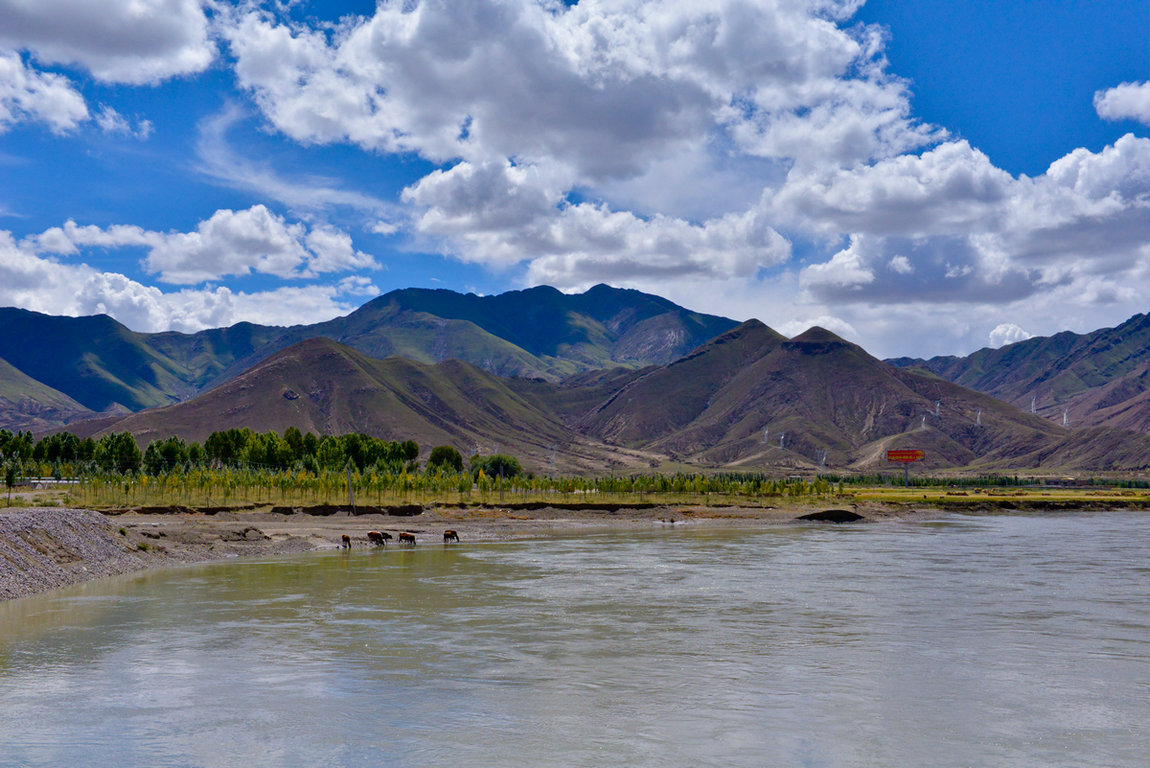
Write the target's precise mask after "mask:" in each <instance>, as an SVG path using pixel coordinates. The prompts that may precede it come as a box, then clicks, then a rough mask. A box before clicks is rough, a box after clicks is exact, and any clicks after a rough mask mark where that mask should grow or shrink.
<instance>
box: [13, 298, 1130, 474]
mask: <svg viewBox="0 0 1150 768" xmlns="http://www.w3.org/2000/svg"><path fill="white" fill-rule="evenodd" d="M1143 333H1145V334H1147V337H1148V338H1147V340H1146V341H1147V343H1146V344H1143V343H1142V342H1141V340H1140V339H1141V334H1143ZM19 339H24V340H27V339H37V340H38V341H37V344H35V345H31V344H28V343H27V342H26V341H25V343H24V344H20V343H17V340H19ZM1148 347H1150V320H1148V319H1147V318H1146V317H1145V316H1138V317H1136V318H1133V319H1131V320H1130V321H1128V322H1127V323H1125V324H1124V325H1123V326H1120V327H1119V328H1116V329H1104V330H1103V331H1097V332H1095V333H1094V334H1086V335H1075V334H1059V335H1057V336H1054V337H1050V338H1049V339H1031V340H1029V341H1025V342H1020V343H1019V344H1014V345H1010V346H1008V347H1004V348H1002V349H999V350H981V351H980V352H977V353H975V354H974V355H971V356H968V357H966V358H934V359H933V360H915V359H908V358H902V359H898V360H893V361H887V362H883V361H880V360H877V359H876V358H874V357H872V356H871V355H869V354H868V353H867V352H866V351H865V350H863V349H862V348H861V347H859V346H857V345H855V344H852V343H850V342H848V341H846V340H844V339H842V338H840V337H838V336H836V335H835V334H833V333H831V332H829V331H827V330H825V329H822V328H817V327H816V328H811V329H809V330H808V331H806V332H804V333H803V334H800V335H799V336H796V337H794V338H790V339H788V338H786V337H785V336H783V335H782V334H779V333H777V332H776V331H774V330H772V329H771V328H769V327H767V326H766V325H764V324H763V323H761V322H759V321H757V320H751V321H747V322H745V323H741V324H736V323H735V321H733V320H728V319H725V318H720V317H715V316H710V315H702V314H698V313H694V312H690V311H688V310H686V309H683V308H682V307H678V306H676V305H675V304H673V303H671V302H669V301H667V300H665V299H661V298H659V297H655V296H650V295H648V294H643V293H639V292H637V291H624V290H619V289H614V288H610V287H608V286H596V287H595V288H593V289H591V290H589V291H587V292H586V293H583V294H577V295H573V296H572V295H565V294H562V293H560V292H558V291H555V290H554V289H550V288H535V289H531V290H527V291H517V292H511V293H508V294H502V295H500V296H492V297H480V296H475V295H471V294H468V295H463V294H458V293H453V292H451V291H429V290H416V289H409V290H404V291H394V292H392V293H389V294H386V295H384V296H381V297H379V298H378V299H376V300H374V301H372V302H369V303H368V304H366V305H364V306H363V307H361V308H360V309H359V310H356V311H355V312H353V313H351V314H350V315H348V316H346V317H341V318H336V319H335V320H332V321H329V322H326V323H319V324H316V325H310V326H294V327H290V328H276V327H267V326H258V325H252V324H239V325H236V326H232V327H230V328H224V329H214V330H209V331H203V332H201V333H198V334H177V333H160V334H141V333H136V332H133V331H131V330H129V329H127V328H125V327H124V326H122V325H120V324H119V323H116V322H115V321H113V320H111V319H110V318H107V317H87V318H62V317H52V316H47V315H38V314H36V313H32V312H27V311H24V310H17V309H0V358H3V359H0V420H2V421H0V426H8V427H10V428H11V427H20V426H24V427H30V428H34V429H37V430H39V431H44V430H47V429H52V428H59V427H60V426H62V425H64V424H67V428H68V430H69V431H72V432H75V433H77V434H80V435H98V434H104V433H107V432H110V431H125V430H127V431H130V432H132V433H133V434H134V435H135V436H136V437H137V439H138V440H139V441H140V442H141V443H142V444H146V443H147V442H148V441H150V440H151V439H154V438H157V437H167V436H168V435H173V434H174V435H179V436H181V437H184V438H185V439H189V440H200V441H202V440H203V439H204V438H205V437H207V435H208V434H209V433H210V432H212V431H215V430H218V429H225V428H230V427H250V428H252V429H254V430H257V431H267V430H269V429H271V430H275V431H278V432H282V431H283V430H284V429H285V428H287V427H288V426H296V427H299V428H300V429H303V430H305V431H307V430H311V431H315V432H319V433H338V432H347V431H362V432H367V433H369V434H373V435H376V436H379V437H385V438H388V439H413V440H415V441H416V442H418V443H419V444H420V445H421V446H423V447H424V448H425V449H429V448H430V447H431V446H433V445H444V444H450V445H454V446H456V447H457V448H458V449H460V451H461V452H464V453H465V454H470V453H474V452H480V453H488V452H493V451H496V450H503V451H506V452H511V453H515V454H516V455H518V456H520V457H521V458H522V459H523V460H524V462H525V464H527V465H528V466H529V467H531V468H533V469H536V470H546V469H548V468H552V467H553V468H555V469H557V470H562V471H581V472H591V471H596V472H597V471H604V470H610V471H614V470H622V469H632V470H636V469H644V468H651V467H657V468H660V469H662V470H674V469H687V468H694V467H699V466H707V467H723V468H727V469H731V470H744V469H745V470H758V469H764V468H776V469H778V468H791V469H794V470H813V469H817V468H820V467H822V468H827V469H828V470H833V469H849V470H871V469H875V468H882V467H885V466H887V465H886V463H885V452H886V450H888V449H891V448H906V447H913V448H923V449H924V450H925V451H926V453H927V465H928V466H929V467H932V468H935V469H943V468H955V467H962V468H965V469H967V470H969V471H1003V470H1009V469H1024V468H1042V469H1045V470H1051V471H1062V470H1065V471H1075V470H1092V471H1093V470H1136V469H1144V468H1146V467H1147V466H1148V465H1150V436H1147V435H1145V434H1140V432H1141V431H1143V430H1144V429H1145V427H1146V425H1147V424H1150V418H1148V419H1145V420H1143V421H1139V420H1138V419H1137V418H1135V414H1136V413H1137V412H1138V411H1139V409H1141V410H1143V411H1144V410H1147V407H1146V406H1145V403H1146V400H1147V399H1150V394H1146V393H1147V392H1150V383H1146V384H1144V381H1145V380H1146V379H1148V378H1150V372H1148V369H1147V362H1146V360H1145V358H1146V357H1147V355H1146V354H1145V350H1146V349H1147V348H1148ZM1043 387H1045V389H1043ZM977 390H981V391H977ZM1045 393H1049V395H1045ZM1056 395H1057V397H1058V398H1061V400H1059V401H1055V396H1056ZM1043 396H1048V397H1049V399H1050V400H1051V402H1050V403H1049V404H1043V403H1042V397H1043ZM1030 398H1034V400H1035V401H1036V402H1038V403H1039V404H1040V407H1036V408H1035V410H1036V411H1037V413H1029V412H1028V410H1029V408H1025V407H1024V408H1019V407H1017V406H1019V405H1024V406H1027V405H1029V403H1028V402H1027V401H1028V400H1029V399H1030ZM1062 408H1065V409H1066V410H1067V412H1068V413H1069V414H1073V415H1072V416H1068V421H1069V420H1070V419H1073V423H1072V424H1071V425H1070V427H1069V428H1068V427H1066V426H1063V424H1062V421H1061V419H1058V418H1052V416H1055V415H1060V414H1061V409H1062ZM1108 409H1109V410H1108ZM1120 417H1121V418H1120ZM1082 427H1086V428H1082Z"/></svg>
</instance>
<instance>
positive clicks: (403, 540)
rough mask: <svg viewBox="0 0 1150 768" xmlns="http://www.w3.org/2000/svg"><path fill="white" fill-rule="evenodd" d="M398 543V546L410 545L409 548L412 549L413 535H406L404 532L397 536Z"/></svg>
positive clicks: (413, 544) (413, 543)
mask: <svg viewBox="0 0 1150 768" xmlns="http://www.w3.org/2000/svg"><path fill="white" fill-rule="evenodd" d="M399 543H400V544H410V545H411V546H413V547H414V546H415V534H414V533H407V532H406V531H405V532H404V533H401V534H399Z"/></svg>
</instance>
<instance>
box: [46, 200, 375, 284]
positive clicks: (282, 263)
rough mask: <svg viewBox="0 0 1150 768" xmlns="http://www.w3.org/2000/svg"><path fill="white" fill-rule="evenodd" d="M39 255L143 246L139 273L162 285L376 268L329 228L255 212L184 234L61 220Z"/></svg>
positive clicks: (219, 215) (229, 215)
mask: <svg viewBox="0 0 1150 768" xmlns="http://www.w3.org/2000/svg"><path fill="white" fill-rule="evenodd" d="M28 243H29V247H31V248H32V249H34V250H35V251H37V252H40V253H52V254H75V253H78V252H79V251H80V249H82V248H91V247H98V248H122V247H143V248H147V249H148V254H147V256H146V257H145V258H144V267H145V269H146V270H147V271H149V272H151V273H155V274H157V275H158V276H159V279H160V280H162V281H164V282H166V283H176V284H182V285H193V284H196V283H203V282H212V281H217V280H220V279H221V278H224V277H228V276H233V275H246V274H249V273H252V272H256V273H261V274H267V275H275V276H277V277H281V278H288V279H291V278H305V277H315V276H316V275H318V274H321V273H324V272H342V271H349V270H356V269H374V268H377V267H378V265H377V264H376V262H375V260H374V259H373V258H372V257H371V256H369V255H367V254H365V253H363V252H362V251H357V250H355V248H354V247H353V245H352V241H351V236H350V235H348V234H347V233H345V232H341V231H339V230H337V229H334V228H333V227H330V226H318V227H312V228H311V229H309V228H308V227H307V225H305V224H303V223H301V222H295V223H289V222H288V221H286V220H285V219H284V218H283V217H281V216H278V215H276V214H274V213H272V212H271V211H269V210H268V209H267V207H265V206H263V205H254V206H252V207H251V208H249V209H247V210H243V211H233V210H229V209H222V210H219V211H216V212H215V213H214V214H212V216H211V217H210V218H208V219H207V220H205V221H201V222H200V223H199V225H198V226H197V227H196V229H195V231H192V232H153V231H149V230H145V229H142V228H141V227H137V226H131V225H116V226H111V227H106V228H101V227H96V226H80V225H78V224H76V223H75V222H73V221H68V222H66V223H65V224H64V226H63V227H53V228H51V229H48V230H46V231H44V232H42V233H41V234H39V235H37V236H35V237H34V238H29V240H28Z"/></svg>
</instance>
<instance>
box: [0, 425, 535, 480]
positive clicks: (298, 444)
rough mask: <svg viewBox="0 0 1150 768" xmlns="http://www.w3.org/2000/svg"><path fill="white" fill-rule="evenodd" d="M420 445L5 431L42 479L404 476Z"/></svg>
mask: <svg viewBox="0 0 1150 768" xmlns="http://www.w3.org/2000/svg"><path fill="white" fill-rule="evenodd" d="M418 460H419V445H418V444H417V443H416V442H415V441H414V440H401V441H400V440H383V439H380V438H377V437H372V436H370V435H366V434H362V433H347V434H342V435H316V434H315V433H313V432H306V433H305V432H302V431H301V430H299V429H298V428H296V427H288V428H287V429H286V430H284V432H283V434H282V435H281V434H279V433H277V432H274V431H268V432H255V431H253V430H251V429H248V428H246V427H245V428H242V429H225V430H220V431H216V432H213V433H212V434H211V435H209V436H208V438H207V440H205V441H204V443H203V444H202V445H201V444H200V443H198V442H195V441H191V442H187V441H185V440H183V439H182V438H179V437H174V436H173V437H168V438H163V439H157V440H153V441H151V442H150V443H148V445H147V447H145V448H144V449H143V450H141V449H140V446H139V444H138V443H137V442H136V439H135V438H134V437H133V436H132V434H131V433H129V432H114V433H111V434H107V435H104V436H103V437H100V438H99V439H93V438H90V437H88V438H79V437H77V436H76V435H73V434H71V433H70V432H59V433H56V434H52V435H46V436H44V437H42V438H40V439H39V440H36V439H34V438H33V435H32V433H31V432H12V431H10V430H6V429H0V463H2V464H3V465H4V466H5V467H6V468H11V467H16V468H17V469H20V468H24V467H27V469H29V470H30V469H32V468H33V466H35V468H36V470H43V469H47V471H46V472H43V474H51V475H54V476H56V477H62V476H68V477H76V476H79V475H81V474H90V473H92V472H102V473H115V474H121V475H127V474H137V473H142V474H147V475H152V476H156V475H161V474H168V473H172V472H188V471H191V470H193V469H200V468H233V469H234V468H249V469H258V470H266V471H293V472H305V473H309V474H312V475H317V474H320V473H322V472H325V471H343V470H348V469H350V470H353V471H355V472H356V473H360V474H364V473H369V472H370V473H374V474H391V475H396V474H402V473H414V472H416V471H418V470H419V461H418ZM426 470H427V471H437V470H439V471H449V472H456V473H460V472H464V462H463V456H462V454H460V453H459V451H458V450H456V449H455V448H454V447H452V446H446V445H445V446H437V447H436V448H434V449H432V451H431V455H430V456H429V457H428V460H427V465H426ZM468 471H469V472H470V473H471V474H472V475H478V474H479V473H480V472H486V474H487V475H489V476H500V477H513V476H516V475H519V474H521V473H522V472H523V468H522V466H521V465H520V463H519V461H518V460H517V459H516V458H515V457H512V456H504V455H499V454H496V455H492V456H479V455H476V456H472V457H471V460H470V462H469V467H468Z"/></svg>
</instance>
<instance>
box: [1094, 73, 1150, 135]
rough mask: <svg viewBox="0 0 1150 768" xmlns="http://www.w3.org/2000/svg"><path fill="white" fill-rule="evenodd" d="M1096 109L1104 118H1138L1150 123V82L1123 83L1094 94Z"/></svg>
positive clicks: (1140, 121)
mask: <svg viewBox="0 0 1150 768" xmlns="http://www.w3.org/2000/svg"><path fill="white" fill-rule="evenodd" d="M1094 109H1095V110H1096V111H1097V112H1098V116H1099V117H1101V118H1102V119H1104V120H1136V121H1138V122H1139V123H1142V124H1143V125H1150V83H1122V84H1121V85H1119V86H1116V87H1114V88H1108V89H1106V90H1105V91H1099V92H1098V93H1096V94H1094Z"/></svg>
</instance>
